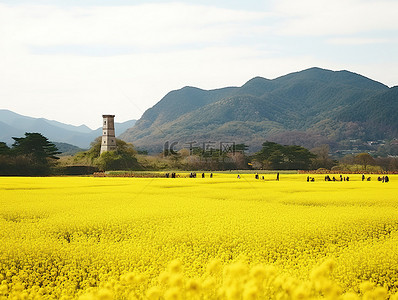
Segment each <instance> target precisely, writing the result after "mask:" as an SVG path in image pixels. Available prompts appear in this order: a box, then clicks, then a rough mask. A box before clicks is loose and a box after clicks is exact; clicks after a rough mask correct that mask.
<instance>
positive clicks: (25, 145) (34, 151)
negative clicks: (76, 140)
mask: <svg viewBox="0 0 398 300" xmlns="http://www.w3.org/2000/svg"><path fill="white" fill-rule="evenodd" d="M13 139H14V140H15V142H14V144H13V145H12V147H13V149H12V151H13V152H14V153H15V154H16V155H27V156H30V157H32V158H33V159H34V161H36V162H38V163H43V164H46V163H47V159H59V158H58V157H56V156H55V155H57V154H60V152H59V151H58V149H57V147H56V146H55V145H54V144H53V143H51V142H50V141H48V139H47V138H46V137H44V136H43V135H41V134H40V133H29V132H26V133H25V137H21V138H17V137H13Z"/></svg>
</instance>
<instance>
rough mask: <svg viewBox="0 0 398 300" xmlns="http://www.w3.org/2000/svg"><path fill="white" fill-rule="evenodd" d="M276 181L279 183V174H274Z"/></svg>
mask: <svg viewBox="0 0 398 300" xmlns="http://www.w3.org/2000/svg"><path fill="white" fill-rule="evenodd" d="M276 181H279V172H278V173H277V174H276Z"/></svg>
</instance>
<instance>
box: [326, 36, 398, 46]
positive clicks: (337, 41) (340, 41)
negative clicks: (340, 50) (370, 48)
mask: <svg viewBox="0 0 398 300" xmlns="http://www.w3.org/2000/svg"><path fill="white" fill-rule="evenodd" d="M390 41H391V40H388V39H383V38H360V37H340V38H332V39H328V40H327V42H328V43H329V44H333V45H353V46H356V45H359V46H360V45H371V44H385V43H389V42H390Z"/></svg>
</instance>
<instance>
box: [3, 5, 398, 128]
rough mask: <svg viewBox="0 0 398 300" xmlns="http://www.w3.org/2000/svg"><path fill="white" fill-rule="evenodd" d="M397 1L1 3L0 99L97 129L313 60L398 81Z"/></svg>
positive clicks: (13, 107)
mask: <svg viewBox="0 0 398 300" xmlns="http://www.w3.org/2000/svg"><path fill="white" fill-rule="evenodd" d="M397 12H398V1H396V0H381V1H379V0H375V1H373V0H300V1H297V0H277V1H255V0H245V1H241V0H239V1H237V0H235V1H234V0H232V1H231V0H225V1H216V0H209V1H193V0H192V1H166V0H159V1H129V0H112V1H111V0H108V1H105V0H62V1H61V0H47V1H44V0H43V1H40V0H36V1H33V0H9V1H7V0H0V108H2V109H9V110H12V111H15V112H17V113H19V114H23V115H29V116H33V117H44V118H47V119H53V120H57V121H61V122H64V123H69V124H73V125H81V124H86V125H88V126H90V127H91V128H97V127H99V126H101V124H102V117H101V116H102V114H115V115H116V121H117V122H122V121H126V120H129V119H138V118H140V117H141V115H142V114H143V112H144V111H145V110H146V109H148V108H149V107H152V106H153V105H154V104H156V103H157V102H158V101H159V100H160V99H161V98H162V97H163V96H164V95H165V94H167V93H168V92H169V91H171V90H175V89H180V88H182V87H184V86H187V85H189V86H195V87H199V88H203V89H214V88H219V87H224V86H241V85H243V84H244V83H245V82H246V81H248V80H249V79H251V78H253V77H255V76H262V77H265V78H269V79H273V78H276V77H278V76H281V75H285V74H287V73H290V72H295V71H300V70H303V69H307V68H310V67H314V66H317V67H321V68H325V69H331V70H343V69H344V70H349V71H353V72H356V73H360V74H362V75H364V76H367V77H369V78H371V79H374V80H377V81H380V82H382V83H384V84H386V85H388V86H395V85H398V55H397V53H398V18H397V16H396V13H397Z"/></svg>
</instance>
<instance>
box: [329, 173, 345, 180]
mask: <svg viewBox="0 0 398 300" xmlns="http://www.w3.org/2000/svg"><path fill="white" fill-rule="evenodd" d="M325 181H350V177H348V176H347V177H343V175H341V174H340V178H338V179H337V178H336V177H334V176H333V177H332V178H330V176H329V175H326V176H325Z"/></svg>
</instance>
